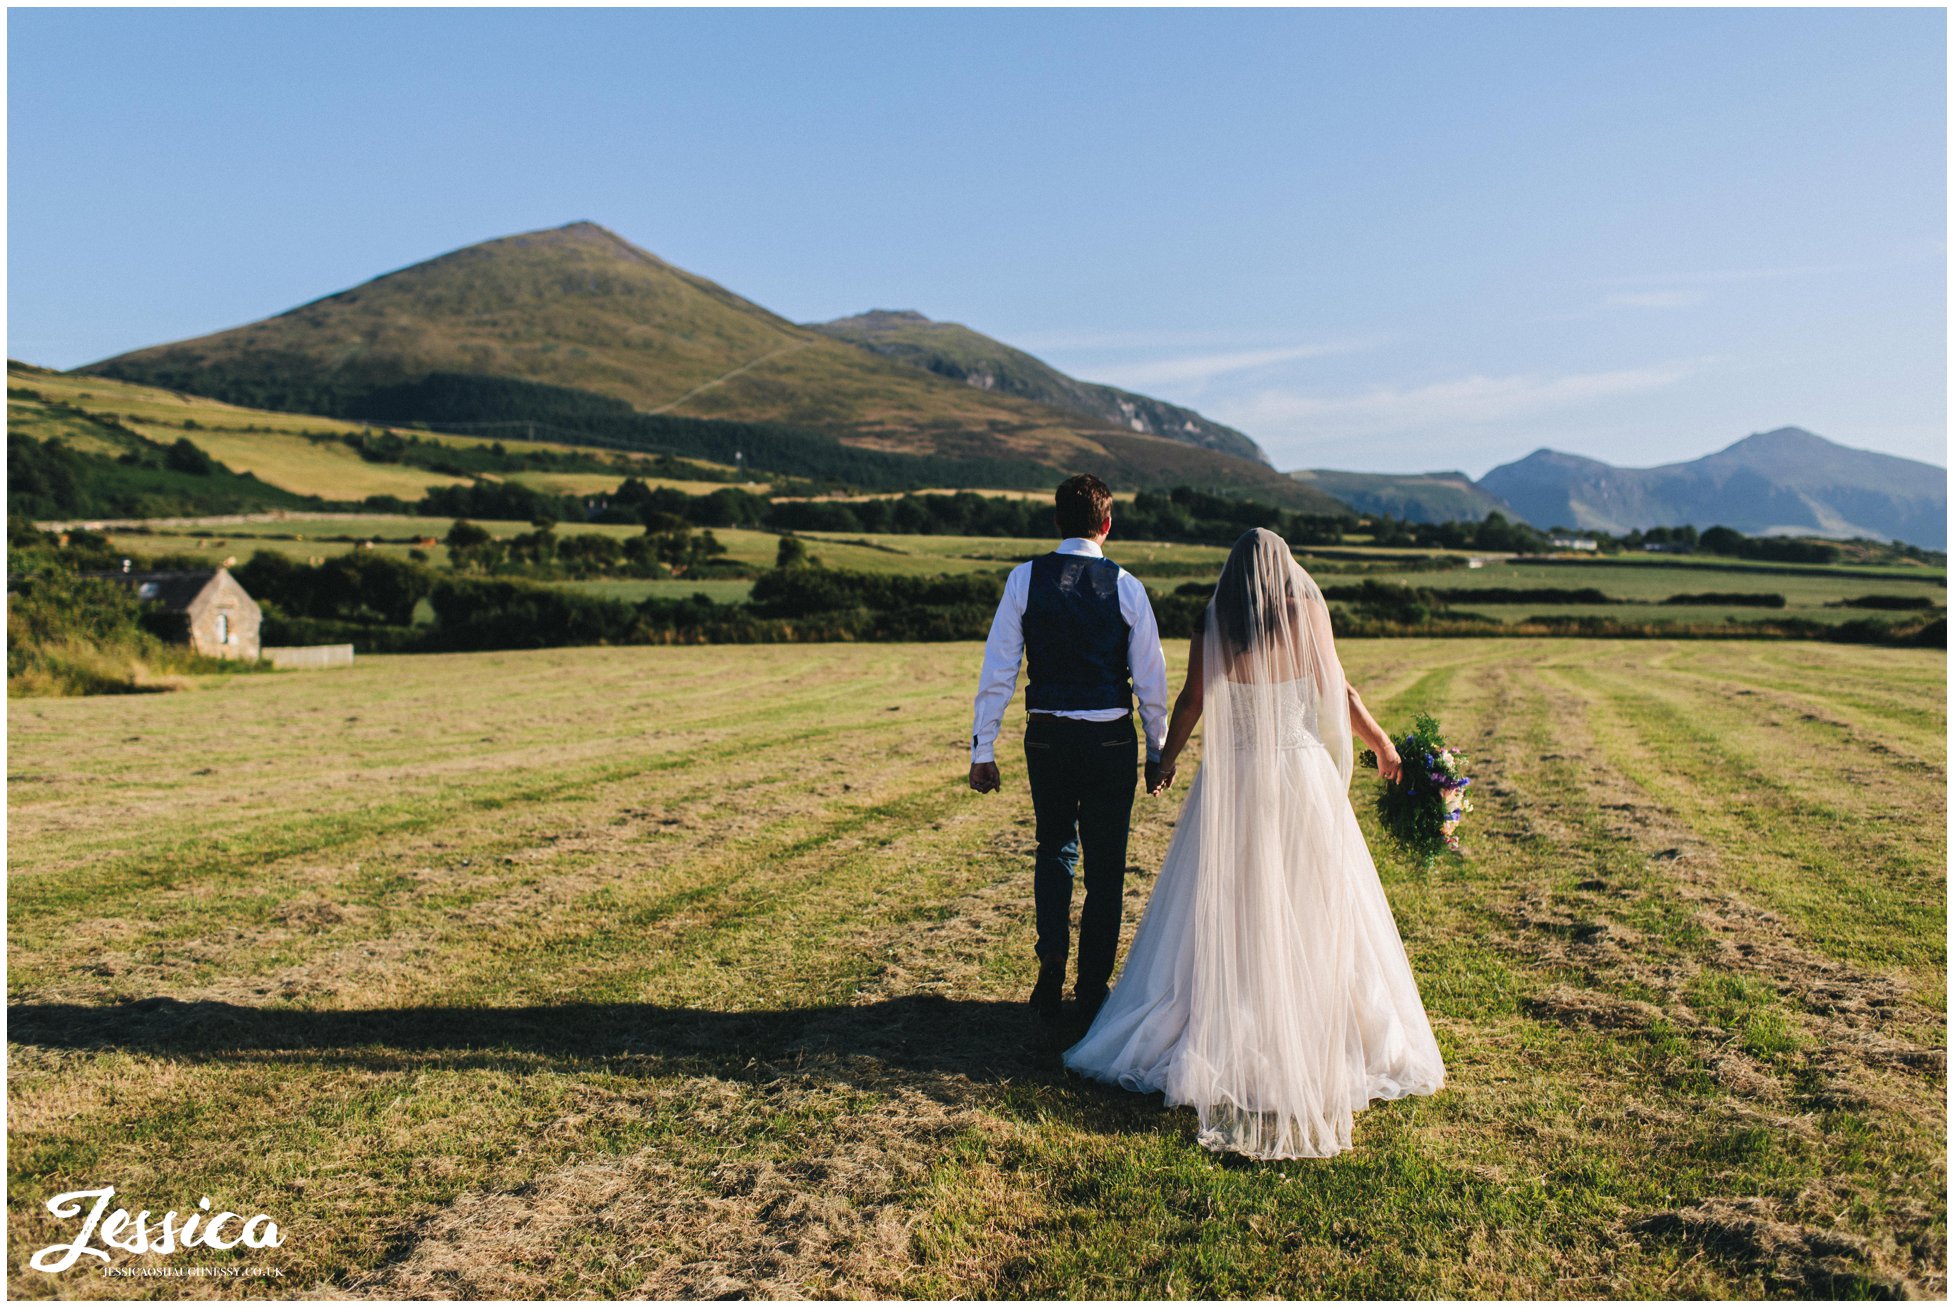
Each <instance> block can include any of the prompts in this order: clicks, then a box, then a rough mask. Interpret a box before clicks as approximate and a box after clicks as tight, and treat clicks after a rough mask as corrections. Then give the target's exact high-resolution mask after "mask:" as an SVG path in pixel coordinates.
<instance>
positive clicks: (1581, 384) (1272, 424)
mask: <svg viewBox="0 0 1954 1308" xmlns="http://www.w3.org/2000/svg"><path fill="white" fill-rule="evenodd" d="M1701 362H1702V361H1700V360H1696V361H1683V362H1675V363H1663V364H1655V365H1651V366H1648V367H1642V368H1620V369H1615V370H1612V371H1607V372H1587V373H1567V374H1563V375H1560V376H1544V375H1541V374H1538V373H1518V374H1513V375H1509V376H1504V377H1488V376H1484V375H1475V376H1471V377H1461V378H1458V379H1456V380H1452V381H1443V382H1433V383H1430V384H1428V385H1424V386H1411V387H1385V386H1380V387H1373V388H1372V389H1370V390H1366V391H1359V392H1356V393H1353V394H1347V395H1312V394H1306V393H1303V392H1298V391H1294V390H1282V389H1274V388H1272V389H1267V390H1262V391H1258V392H1256V393H1254V394H1251V395H1247V396H1244V397H1243V398H1242V399H1241V400H1240V401H1239V402H1237V403H1234V404H1231V405H1228V406H1226V407H1225V408H1221V407H1219V406H1218V407H1217V412H1216V416H1217V417H1220V418H1221V419H1222V420H1223V421H1224V422H1228V423H1230V424H1232V425H1235V426H1238V427H1241V428H1243V429H1244V430H1247V431H1256V432H1262V433H1266V434H1267V435H1268V436H1269V437H1271V438H1276V437H1278V433H1281V434H1284V435H1289V436H1291V437H1299V438H1304V439H1309V440H1320V439H1325V438H1348V437H1360V436H1382V435H1388V434H1392V433H1399V432H1411V431H1418V430H1426V429H1441V430H1443V429H1452V428H1458V427H1463V426H1473V425H1477V424H1484V423H1491V422H1504V421H1509V420H1512V419H1517V418H1527V417H1533V416H1537V415H1539V414H1544V413H1555V412H1560V411H1563V410H1568V409H1578V408H1581V407H1583V406H1586V405H1590V404H1593V403H1596V402H1597V401H1601V400H1609V399H1615V398H1618V397H1620V396H1624V395H1633V394H1638V393H1640V392H1644V391H1652V390H1659V389H1661V388H1663V387H1665V386H1673V385H1675V384H1676V383H1677V382H1679V381H1682V380H1683V379H1684V378H1686V377H1689V376H1691V375H1693V374H1694V373H1696V372H1697V371H1699V369H1700V365H1701Z"/></svg>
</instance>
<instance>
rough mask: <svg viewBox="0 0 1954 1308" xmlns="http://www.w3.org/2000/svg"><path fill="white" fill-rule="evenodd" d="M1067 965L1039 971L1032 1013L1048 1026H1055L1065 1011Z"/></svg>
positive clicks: (1044, 968) (1034, 990)
mask: <svg viewBox="0 0 1954 1308" xmlns="http://www.w3.org/2000/svg"><path fill="white" fill-rule="evenodd" d="M1064 1000H1065V965H1064V964H1063V963H1060V964H1059V965H1058V966H1057V967H1049V966H1048V967H1041V968H1039V969H1038V984H1037V985H1036V986H1034V987H1033V988H1032V991H1031V1011H1032V1012H1033V1013H1034V1014H1036V1015H1037V1017H1038V1020H1039V1021H1041V1022H1043V1023H1045V1024H1046V1025H1047V1026H1051V1025H1053V1024H1055V1023H1056V1022H1057V1021H1058V1020H1059V1016H1060V1014H1061V1013H1062V1012H1063V1011H1064V1010H1063V1007H1062V1005H1063V1004H1064Z"/></svg>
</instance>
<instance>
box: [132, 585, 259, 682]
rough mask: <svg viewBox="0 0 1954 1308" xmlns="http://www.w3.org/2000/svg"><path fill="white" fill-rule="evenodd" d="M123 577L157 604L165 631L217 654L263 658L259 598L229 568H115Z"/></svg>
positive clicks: (156, 622) (155, 621)
mask: <svg viewBox="0 0 1954 1308" xmlns="http://www.w3.org/2000/svg"><path fill="white" fill-rule="evenodd" d="M109 576H110V578H111V580H114V581H119V582H121V583H122V584H123V585H125V586H128V587H130V588H131V589H133V590H134V591H135V592H136V598H137V599H140V600H142V601H144V602H145V603H146V604H149V605H152V606H153V608H152V609H151V612H152V614H153V618H152V621H151V623H150V624H149V625H152V626H153V627H154V629H155V630H156V631H157V634H159V635H167V636H169V637H171V638H173V639H176V640H181V641H183V642H184V643H186V644H188V645H189V646H190V648H191V649H193V650H195V651H196V652H197V653H199V654H204V655H208V656H209V657H211V658H214V659H244V660H246V661H247V662H256V661H257V658H258V625H259V621H260V614H259V612H258V601H256V600H254V599H252V598H251V596H250V595H249V594H247V593H246V591H245V589H244V587H243V586H241V585H239V584H238V580H237V578H236V577H233V576H232V575H231V573H230V570H229V569H228V568H210V569H198V570H197V571H194V572H115V573H110V574H109Z"/></svg>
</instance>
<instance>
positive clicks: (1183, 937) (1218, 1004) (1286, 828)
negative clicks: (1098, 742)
mask: <svg viewBox="0 0 1954 1308" xmlns="http://www.w3.org/2000/svg"><path fill="white" fill-rule="evenodd" d="M1203 627H1204V631H1203V635H1202V636H1201V637H1200V640H1201V641H1202V645H1201V651H1200V652H1201V655H1202V668H1201V673H1202V681H1201V684H1202V687H1203V701H1204V702H1203V711H1204V714H1205V718H1206V724H1207V725H1206V728H1205V730H1206V736H1207V739H1206V745H1205V758H1204V761H1203V763H1202V766H1201V770H1200V772H1199V774H1198V775H1197V776H1196V777H1195V780H1194V784H1193V787H1192V789H1191V790H1190V792H1189V794H1188V797H1187V802H1186V804H1185V806H1184V807H1183V808H1182V810H1181V818H1180V824H1179V826H1178V827H1177V828H1176V830H1175V832H1174V838H1173V840H1172V841H1171V842H1170V844H1169V846H1168V850H1167V860H1166V863H1165V864H1164V865H1163V866H1162V868H1161V871H1160V876H1159V879H1158V880H1157V881H1156V882H1155V884H1154V889H1153V896H1152V898H1151V899H1150V900H1149V902H1148V904H1147V910H1146V914H1145V916H1143V917H1142V918H1141V921H1140V926H1139V929H1138V931H1137V933H1136V934H1135V936H1134V938H1133V945H1132V948H1131V949H1130V950H1129V951H1128V952H1127V956H1126V966H1125V969H1124V970H1123V971H1122V972H1121V974H1120V977H1119V981H1118V984H1117V985H1115V986H1114V988H1113V991H1112V994H1111V995H1110V996H1108V998H1107V1000H1106V1003H1105V1006H1104V1007H1103V1008H1101V1009H1100V1011H1099V1015H1098V1017H1097V1018H1096V1019H1095V1020H1094V1021H1093V1024H1092V1028H1091V1029H1090V1030H1089V1031H1087V1032H1086V1035H1085V1037H1084V1038H1083V1039H1081V1040H1080V1041H1079V1043H1077V1044H1076V1045H1074V1046H1072V1047H1071V1048H1070V1049H1068V1050H1067V1051H1066V1052H1065V1064H1066V1066H1068V1067H1070V1068H1072V1069H1074V1070H1075V1071H1078V1072H1080V1073H1082V1074H1084V1075H1087V1076H1091V1077H1095V1078H1097V1079H1099V1080H1102V1081H1107V1082H1110V1083H1112V1084H1115V1085H1119V1086H1123V1087H1125V1088H1126V1089H1129V1090H1135V1091H1144V1092H1160V1093H1163V1094H1164V1095H1165V1096H1166V1101H1167V1103H1168V1104H1169V1105H1175V1106H1185V1107H1191V1108H1193V1109H1195V1111H1196V1112H1197V1113H1198V1114H1199V1117H1200V1136H1199V1138H1200V1141H1201V1143H1202V1144H1204V1145H1206V1146H1207V1147H1209V1148H1211V1149H1215V1150H1228V1151H1233V1152H1237V1153H1242V1154H1247V1155H1250V1156H1252V1157H1257V1158H1325V1157H1329V1156H1330V1155H1332V1154H1336V1153H1339V1152H1341V1151H1342V1150H1345V1149H1348V1148H1349V1147H1350V1133H1351V1122H1352V1115H1353V1114H1354V1113H1355V1112H1356V1111H1357V1110H1358V1109H1361V1108H1363V1107H1364V1106H1365V1105H1367V1104H1368V1103H1370V1102H1371V1101H1372V1100H1377V1099H1396V1098H1399V1097H1400V1096H1403V1095H1412V1094H1431V1093H1434V1092H1435V1091H1437V1090H1438V1088H1439V1087H1440V1085H1441V1084H1443V1082H1444V1078H1445V1066H1444V1063H1443V1061H1442V1060H1441V1058H1440V1056H1439V1051H1438V1044H1437V1042H1436V1041H1435V1040H1434V1039H1433V1037H1432V1030H1431V1024H1430V1022H1429V1021H1428V1020H1427V1019H1426V1017H1425V1010H1424V1005H1423V1003H1422V1001H1421V1000H1420V998H1419V994H1418V983H1417V981H1416V980H1415V979H1414V978H1413V976H1412V973H1411V966H1410V963H1409V962H1408V961H1407V959H1406V957H1405V951H1404V944H1403V942H1402V941H1401V940H1400V939H1399V936H1398V930H1397V924H1396V923H1395V922H1394V921H1393V919H1392V916H1391V908H1390V905H1389V904H1388V903H1386V901H1385V898H1384V890H1383V887H1382V885H1381V884H1380V883H1379V881H1378V876H1377V868H1376V866H1375V864H1373V863H1372V861H1371V856H1370V851H1369V849H1368V848H1367V847H1366V846H1365V844H1364V837H1363V833H1362V831H1361V830H1360V829H1359V828H1358V825H1357V816H1356V814H1355V812H1353V811H1352V809H1351V806H1350V799H1349V784H1350V770H1351V759H1350V752H1351V746H1350V725H1349V707H1348V701H1347V700H1346V698H1345V691H1344V682H1343V670H1342V667H1341V665H1340V664H1339V663H1338V661H1337V659H1336V652H1335V645H1334V642H1333V641H1332V639H1331V635H1330V624H1329V613H1328V609H1327V608H1326V607H1325V605H1324V603H1323V597H1322V592H1321V591H1320V590H1319V589H1318V588H1317V586H1316V584H1315V582H1314V581H1313V580H1311V579H1310V577H1309V574H1308V573H1306V572H1305V571H1304V570H1303V569H1302V568H1301V567H1300V566H1298V565H1297V564H1296V562H1295V561H1294V559H1293V558H1291V557H1290V554H1289V549H1288V547H1287V545H1285V544H1284V543H1283V542H1282V540H1281V538H1280V537H1277V536H1275V535H1273V534H1272V533H1269V532H1264V531H1259V530H1258V531H1256V532H1251V533H1250V534H1249V535H1248V536H1245V537H1243V539H1242V541H1241V542H1240V543H1239V544H1238V545H1237V546H1236V548H1235V551H1234V552H1233V554H1231V555H1230V558H1229V563H1228V567H1227V569H1225V570H1224V572H1223V574H1222V581H1221V584H1220V585H1219V586H1218V587H1217V589H1216V596H1215V600H1214V602H1213V603H1211V604H1210V605H1209V608H1208V611H1207V614H1206V616H1205V618H1204V622H1203Z"/></svg>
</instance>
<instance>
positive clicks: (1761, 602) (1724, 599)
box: [1662, 590, 1784, 609]
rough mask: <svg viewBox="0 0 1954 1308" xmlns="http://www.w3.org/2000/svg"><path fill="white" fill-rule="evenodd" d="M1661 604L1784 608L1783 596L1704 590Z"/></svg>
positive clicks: (1757, 592) (1672, 598)
mask: <svg viewBox="0 0 1954 1308" xmlns="http://www.w3.org/2000/svg"><path fill="white" fill-rule="evenodd" d="M1662 602H1663V603H1664V604H1709V605H1715V606H1717V607H1719V608H1756V609H1781V608H1783V607H1784V596H1782V595H1775V594H1770V593H1766V592H1760V591H1754V590H1734V591H1717V590H1706V591H1697V592H1694V593H1691V594H1685V595H1671V596H1670V597H1669V598H1668V599H1666V600H1664V601H1662Z"/></svg>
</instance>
